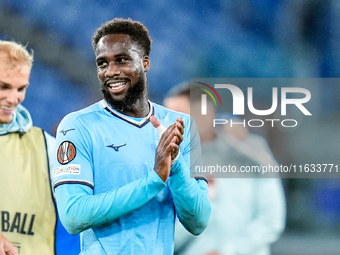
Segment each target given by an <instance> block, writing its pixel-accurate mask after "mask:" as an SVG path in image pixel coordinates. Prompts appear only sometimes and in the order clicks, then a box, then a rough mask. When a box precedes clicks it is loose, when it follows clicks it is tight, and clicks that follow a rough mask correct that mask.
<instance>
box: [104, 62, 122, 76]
mask: <svg viewBox="0 0 340 255" xmlns="http://www.w3.org/2000/svg"><path fill="white" fill-rule="evenodd" d="M117 75H120V68H119V67H118V66H117V65H116V64H115V63H110V64H109V66H108V68H107V71H106V76H107V77H114V76H117Z"/></svg>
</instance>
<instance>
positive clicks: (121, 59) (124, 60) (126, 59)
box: [117, 58, 128, 63]
mask: <svg viewBox="0 0 340 255" xmlns="http://www.w3.org/2000/svg"><path fill="white" fill-rule="evenodd" d="M127 61H128V58H118V59H117V62H119V63H125V62H127Z"/></svg>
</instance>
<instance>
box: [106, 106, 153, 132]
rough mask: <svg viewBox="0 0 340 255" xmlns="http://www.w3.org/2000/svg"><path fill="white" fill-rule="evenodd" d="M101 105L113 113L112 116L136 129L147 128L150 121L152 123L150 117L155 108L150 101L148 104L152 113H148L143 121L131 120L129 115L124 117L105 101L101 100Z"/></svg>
mask: <svg viewBox="0 0 340 255" xmlns="http://www.w3.org/2000/svg"><path fill="white" fill-rule="evenodd" d="M100 103H101V105H102V106H103V107H104V109H105V110H107V111H108V112H109V113H111V114H112V115H114V116H116V117H118V118H120V119H122V120H124V121H126V122H128V123H130V124H132V125H134V126H136V127H139V128H141V127H143V126H145V125H146V124H147V123H148V122H149V121H150V117H151V116H152V115H153V112H154V107H153V104H152V103H151V101H150V100H148V103H149V106H150V107H149V109H150V112H149V113H148V115H147V116H146V117H144V118H142V119H141V120H136V119H134V118H131V117H129V116H127V115H124V114H121V113H120V112H118V111H116V110H115V109H113V108H112V107H111V106H110V105H109V104H108V103H107V102H106V100H105V99H103V100H101V101H100Z"/></svg>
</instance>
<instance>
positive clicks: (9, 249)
mask: <svg viewBox="0 0 340 255" xmlns="http://www.w3.org/2000/svg"><path fill="white" fill-rule="evenodd" d="M4 252H5V253H4V254H6V255H18V250H17V247H15V246H14V245H13V244H11V243H10V244H8V245H5V247H4ZM0 254H1V253H0Z"/></svg>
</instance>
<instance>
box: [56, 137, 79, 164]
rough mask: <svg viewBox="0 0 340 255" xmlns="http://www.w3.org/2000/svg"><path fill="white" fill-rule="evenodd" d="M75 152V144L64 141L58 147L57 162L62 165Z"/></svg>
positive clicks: (67, 161)
mask: <svg viewBox="0 0 340 255" xmlns="http://www.w3.org/2000/svg"><path fill="white" fill-rule="evenodd" d="M76 154H77V150H76V146H75V145H74V144H73V143H71V142H70V141H64V142H62V143H61V144H60V145H59V148H58V154H57V158H58V162H59V163H60V164H62V165H65V164H67V163H70V162H71V161H72V160H73V159H74V158H75V157H76Z"/></svg>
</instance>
